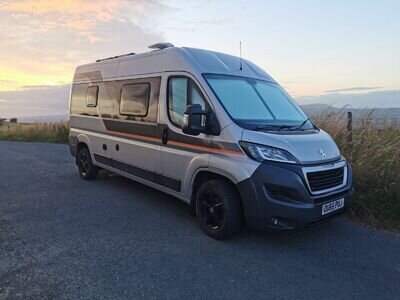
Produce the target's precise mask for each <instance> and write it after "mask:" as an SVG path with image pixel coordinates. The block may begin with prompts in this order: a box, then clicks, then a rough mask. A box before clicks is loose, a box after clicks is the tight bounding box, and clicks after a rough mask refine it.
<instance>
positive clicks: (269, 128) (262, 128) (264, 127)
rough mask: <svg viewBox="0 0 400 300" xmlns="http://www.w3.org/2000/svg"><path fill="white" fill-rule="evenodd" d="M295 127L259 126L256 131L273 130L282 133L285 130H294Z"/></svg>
mask: <svg viewBox="0 0 400 300" xmlns="http://www.w3.org/2000/svg"><path fill="white" fill-rule="evenodd" d="M292 128H293V126H289V125H271V124H270V125H262V126H257V127H256V128H255V129H256V130H273V131H281V130H284V129H289V130H290V129H292Z"/></svg>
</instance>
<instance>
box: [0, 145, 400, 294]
mask: <svg viewBox="0 0 400 300" xmlns="http://www.w3.org/2000/svg"><path fill="white" fill-rule="evenodd" d="M399 297H400V235H398V234H394V233H387V232H382V231H377V230H374V229H371V228H363V227H360V226H358V225H354V224H352V223H350V222H348V221H346V220H344V219H342V218H338V219H334V220H332V221H330V222H328V223H325V224H321V225H319V226H317V227H313V228H310V229H307V230H304V231H300V232H290V233H282V232H278V233H271V232H249V231H246V230H244V231H243V232H242V233H241V234H240V235H239V236H237V237H235V238H233V239H230V240H227V241H223V242H220V241H215V240H212V239H210V238H208V237H207V236H206V235H204V234H203V233H202V232H201V230H200V229H199V227H198V226H197V223H196V220H195V218H194V217H192V216H190V215H189V213H188V207H187V206H186V205H185V204H184V203H182V202H180V201H179V200H177V199H175V198H173V197H170V196H167V195H165V194H163V193H161V192H158V191H155V190H153V189H151V188H147V187H145V186H143V185H141V184H139V183H135V182H133V181H130V180H127V179H124V178H122V177H119V176H116V175H112V174H107V173H103V174H102V175H101V176H100V177H99V178H98V179H96V180H95V181H92V182H87V181H83V180H82V179H80V178H79V176H78V173H77V169H76V166H75V165H74V161H73V158H72V157H71V156H70V154H69V151H68V148H67V146H65V145H52V144H37V143H20V142H0V299H14V298H17V299H22V298H35V299H36V298H37V299H46V298H52V299H54V298H57V299H58V298H65V299H80V298H85V299H89V298H90V299H103V298H104V299H121V298H123V299H136V298H146V299H153V298H175V299H176V298H181V299H182V298H183V299H192V298H195V299H205V298H225V299H271V298H272V299H395V298H397V299H399Z"/></svg>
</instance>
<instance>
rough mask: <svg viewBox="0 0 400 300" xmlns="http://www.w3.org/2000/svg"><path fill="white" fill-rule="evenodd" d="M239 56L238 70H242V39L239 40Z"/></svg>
mask: <svg viewBox="0 0 400 300" xmlns="http://www.w3.org/2000/svg"><path fill="white" fill-rule="evenodd" d="M239 53H240V54H239V55H240V56H239V57H240V68H239V70H240V71H242V70H243V65H242V41H239Z"/></svg>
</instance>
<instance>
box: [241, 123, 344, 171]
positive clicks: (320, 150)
mask: <svg viewBox="0 0 400 300" xmlns="http://www.w3.org/2000/svg"><path fill="white" fill-rule="evenodd" d="M242 141H245V142H250V143H255V144H261V145H266V146H271V147H275V148H280V149H284V150H286V151H288V152H290V153H291V154H292V155H293V156H294V157H295V158H296V159H297V160H298V161H299V162H300V163H301V164H312V163H321V162H325V161H332V160H334V159H338V158H340V151H339V149H338V147H337V146H336V143H335V142H334V141H333V139H332V138H331V136H330V135H329V134H328V133H326V132H325V131H323V130H319V132H315V133H305V132H304V133H294V132H293V133H289V132H288V133H283V134H275V133H268V132H262V131H251V130H243V135H242Z"/></svg>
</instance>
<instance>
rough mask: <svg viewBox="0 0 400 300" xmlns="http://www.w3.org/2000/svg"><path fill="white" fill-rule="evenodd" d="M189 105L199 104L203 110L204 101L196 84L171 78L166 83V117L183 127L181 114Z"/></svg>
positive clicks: (183, 78) (182, 78) (181, 78)
mask: <svg viewBox="0 0 400 300" xmlns="http://www.w3.org/2000/svg"><path fill="white" fill-rule="evenodd" d="M189 104H200V105H201V106H202V108H203V110H205V109H206V108H208V106H207V104H206V101H205V99H204V97H203V95H202V94H201V91H200V89H199V87H198V86H197V85H196V83H195V82H194V81H193V80H192V79H190V78H187V77H172V78H170V79H169V81H168V115H169V118H170V120H171V122H172V123H174V124H175V125H176V126H178V127H182V125H183V114H184V112H185V109H186V106H187V105H189Z"/></svg>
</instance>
